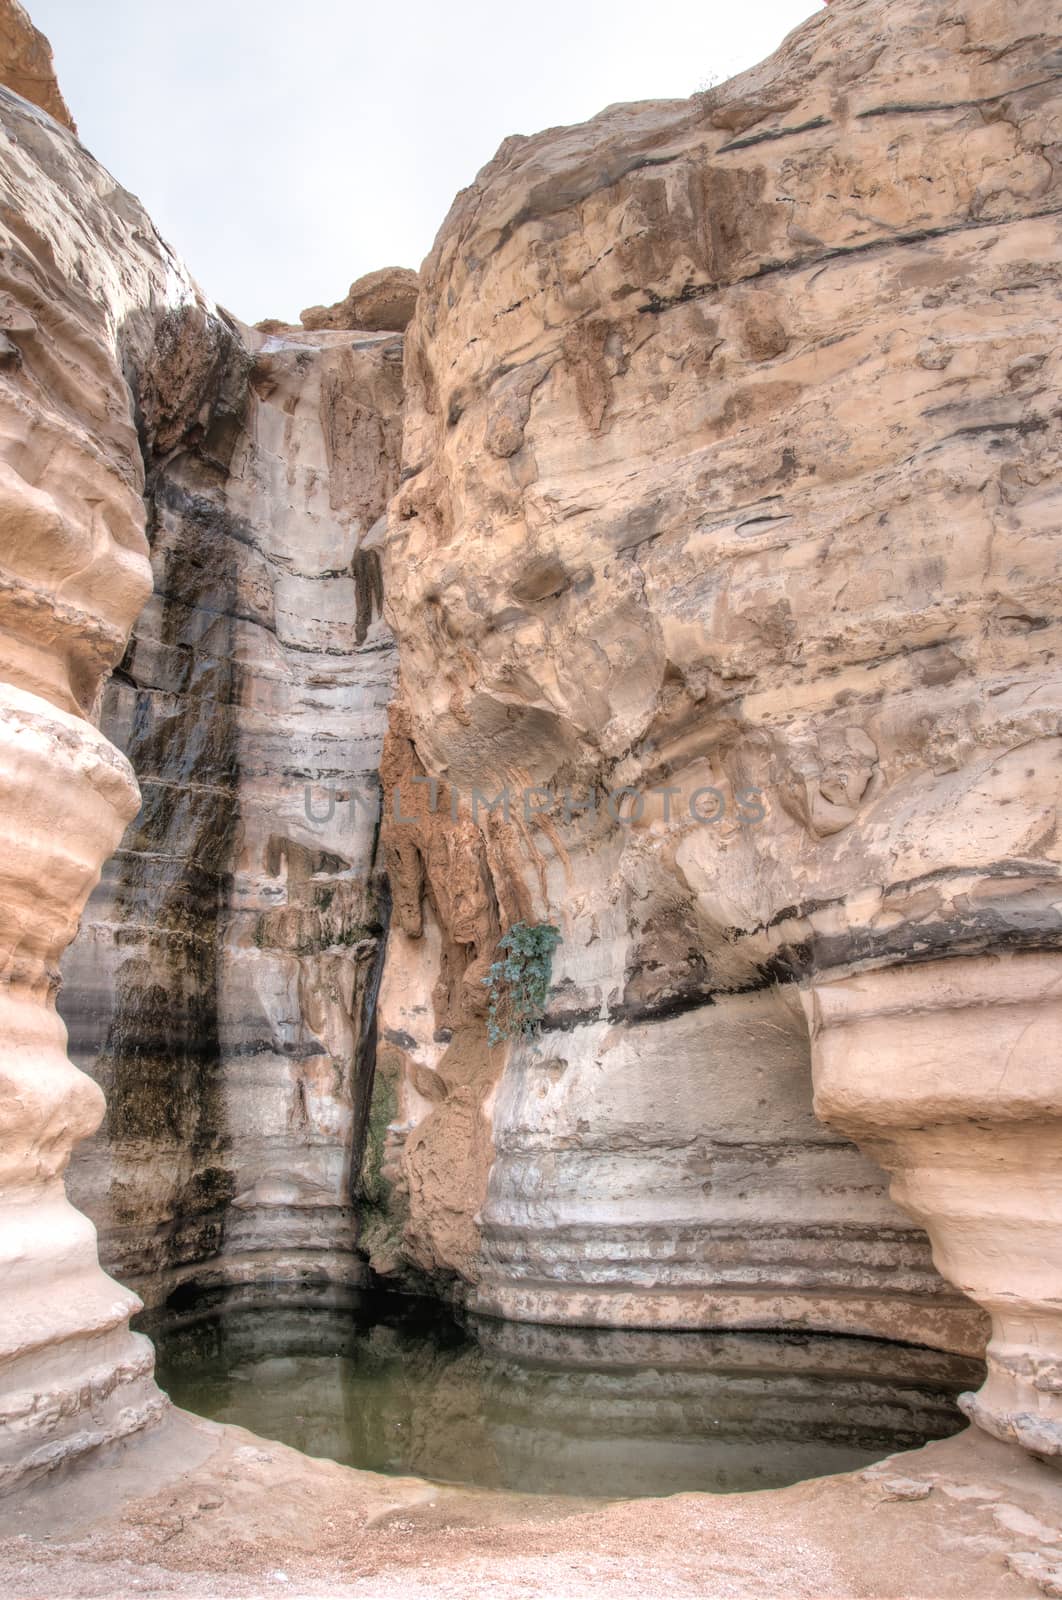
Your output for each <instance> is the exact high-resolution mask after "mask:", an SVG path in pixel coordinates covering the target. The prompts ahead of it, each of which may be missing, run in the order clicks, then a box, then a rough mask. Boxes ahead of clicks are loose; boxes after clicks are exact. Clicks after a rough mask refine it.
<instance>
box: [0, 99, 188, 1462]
mask: <svg viewBox="0 0 1062 1600" xmlns="http://www.w3.org/2000/svg"><path fill="white" fill-rule="evenodd" d="M0 110H2V118H0V121H2V129H0V190H2V200H0V218H2V221H0V230H2V234H3V238H2V250H0V324H2V327H3V333H2V335H0V739H2V744H3V750H2V754H0V810H2V814H3V829H4V836H5V839H6V841H7V848H6V849H5V851H4V857H3V867H2V878H3V882H2V885H0V1008H2V1013H3V1057H2V1060H0V1126H2V1128H3V1138H2V1146H3V1154H2V1160H0V1278H2V1281H3V1295H2V1298H0V1488H6V1487H8V1486H9V1484H10V1483H11V1482H12V1481H14V1480H16V1479H18V1478H21V1477H25V1476H26V1475H32V1474H33V1473H35V1472H38V1471H42V1470H44V1469H45V1468H49V1467H54V1466H56V1465H58V1464H60V1463H62V1462H65V1461H68V1460H70V1459H71V1458H73V1457H76V1456H78V1455H79V1454H81V1453H83V1452H84V1451H85V1450H87V1449H89V1448H91V1447H93V1446H95V1445H99V1444H101V1443H104V1442H107V1441H109V1440H113V1439H116V1438H120V1437H122V1436H123V1435H125V1434H128V1433H130V1432H132V1431H135V1430H136V1429H138V1428H140V1427H142V1426H143V1425H144V1424H145V1423H146V1422H148V1421H151V1420H152V1419H154V1418H156V1417H158V1415H159V1414H160V1413H161V1411H162V1408H163V1405H164V1397H163V1396H162V1395H161V1394H160V1393H159V1391H158V1390H157V1389H156V1388H155V1386H154V1383H153V1381H152V1378H151V1372H152V1364H153V1352H152V1350H151V1346H150V1345H149V1343H148V1341H147V1340H146V1339H143V1338H141V1337H139V1336H137V1335H133V1334H131V1333H130V1331H129V1326H128V1319H129V1316H130V1314H131V1312H133V1311H135V1310H136V1309H137V1306H138V1301H137V1299H136V1296H135V1295H133V1294H131V1293H130V1292H129V1290H128V1289H125V1288H122V1287H120V1286H119V1285H118V1284H117V1283H115V1282H114V1281H113V1280H112V1279H110V1278H108V1277H107V1276H106V1275H105V1274H104V1273H103V1271H102V1270H101V1269H100V1265H99V1261H98V1257H97V1251H96V1236H95V1231H94V1229H93V1227H92V1225H91V1223H90V1222H89V1221H88V1219H87V1218H86V1217H84V1216H83V1215H81V1214H80V1213H79V1212H78V1211H76V1210H75V1209H74V1207H73V1206H72V1205H71V1204H70V1202H69V1201H68V1199H67V1198H66V1194H65V1191H64V1182H63V1179H64V1172H65V1169H66V1166H67V1162H68V1160H69V1157H70V1152H71V1148H72V1146H73V1145H74V1143H75V1142H76V1141H77V1140H79V1139H81V1138H83V1137H85V1135H87V1134H89V1133H90V1132H91V1131H92V1130H93V1129H94V1128H95V1126H96V1125H97V1123H98V1122H99V1120H100V1117H101V1115H102V1111H103V1097H102V1094H101V1093H100V1090H99V1088H98V1087H97V1085H96V1084H95V1083H93V1082H92V1081H91V1080H90V1079H89V1078H87V1077H86V1076H85V1075H84V1074H83V1073H81V1072H79V1071H78V1070H77V1069H76V1068H75V1067H74V1066H73V1065H72V1064H71V1062H70V1061H69V1059H68V1058H67V1054H66V1032H65V1029H64V1027H63V1024H62V1022H61V1020H60V1018H59V1016H58V1014H57V1012H56V1009H55V998H56V993H57V990H58V988H59V959H60V957H61V955H62V953H63V950H64V949H65V947H66V946H67V944H68V943H69V941H70V939H71V938H72V937H73V935H74V933H75V931H76V929H77V923H78V918H79V916H80V914H81V911H82V908H83V906H84V904H85V901H86V899H87V897H88V895H89V893H90V891H91V890H92V888H93V886H94V884H95V883H96V881H97V879H98V877H99V872H100V867H101V865H102V863H103V861H104V859H105V858H106V856H107V855H108V854H109V853H110V851H111V850H112V849H113V848H114V846H115V845H116V844H117V842H118V840H119V838H120V836H121V833H122V830H123V828H124V827H125V826H126V824H127V823H128V822H129V821H130V820H131V818H132V817H133V815H134V814H135V812H136V809H137V804H138V793H137V785H136V781H135V778H134V776H133V771H132V768H131V767H130V765H129V762H128V761H127V760H126V759H125V757H124V756H123V755H121V754H120V753H119V751H118V750H116V749H115V748H114V746H113V745H112V744H110V743H109V742H108V741H107V740H106V739H105V738H104V737H103V736H102V735H101V734H100V732H99V731H98V730H97V728H96V727H94V726H93V724H92V718H93V716H94V712H95V709H96V707H97V705H98V700H99V694H100V690H101V687H102V683H103V680H104V679H105V677H106V675H107V673H108V672H109V671H110V669H111V668H112V667H113V666H114V665H115V663H116V662H117V660H118V659H119V658H120V656H121V654H122V651H123V648H124V646H125V640H126V635H127V633H128V630H129V628H130V626H131V624H132V622H133V620H134V618H135V617H136V614H137V612H138V611H139V609H140V607H141V605H142V604H143V603H144V601H145V599H146V598H147V596H148V594H149V592H150V588H151V572H150V567H149V563H148V550H147V544H146V541H145V537H144V504H143V500H142V497H141V494H142V490H143V486H144V474H143V463H142V457H141V452H140V446H139V442H138V438H137V432H136V429H135V427H134V423H133V414H132V405H131V401H130V394H129V389H128V387H127V385H126V383H125V381H124V379H123V376H122V367H123V365H126V366H128V367H131V368H135V367H136V366H138V365H140V364H142V363H143V362H144V361H145V360H146V357H147V354H148V352H149V351H150V349H151V347H152V344H153V342H154V336H155V328H156V326H157V325H158V324H159V323H160V322H161V321H162V320H164V319H165V317H166V316H167V315H170V314H174V313H175V312H176V311H177V308H184V309H185V310H186V311H192V312H194V311H195V309H196V308H197V307H198V306H199V300H198V296H197V293H196V290H195V287H194V285H193V284H192V283H191V282H190V280H189V279H188V277H187V275H186V274H184V273H183V271H182V270H181V269H180V267H179V264H178V263H177V262H176V261H175V260H174V259H173V258H172V257H171V256H170V255H169V253H168V252H167V251H166V249H165V247H164V246H163V245H162V244H161V242H160V241H159V240H158V237H157V235H156V234H155V233H154V231H153V229H152V228H151V226H150V223H149V222H148V220H147V218H146V217H145V216H144V213H143V212H142V210H141V209H140V207H139V205H138V204H137V202H136V201H135V200H134V199H133V198H132V196H130V195H127V194H126V193H125V192H124V191H123V190H121V189H119V188H117V187H116V186H115V184H114V181H113V179H111V178H110V177H109V175H108V174H107V173H105V172H103V170H102V169H101V168H100V167H98V166H97V165H96V163H95V162H94V161H92V159H91V158H90V157H89V156H88V155H86V154H85V152H84V151H82V150H81V148H80V147H79V146H78V144H77V143H76V141H75V140H74V139H73V137H72V136H71V135H70V134H69V133H68V132H66V130H64V129H61V128H59V127H58V126H57V124H56V123H55V122H54V121H52V120H51V118H49V117H47V116H45V115H44V114H43V113H42V112H41V111H38V110H37V109H35V108H34V107H32V106H31V105H29V104H28V102H27V101H25V100H23V99H20V98H18V97H17V96H16V95H14V94H12V93H11V92H10V91H8V90H6V89H4V90H0Z"/></svg>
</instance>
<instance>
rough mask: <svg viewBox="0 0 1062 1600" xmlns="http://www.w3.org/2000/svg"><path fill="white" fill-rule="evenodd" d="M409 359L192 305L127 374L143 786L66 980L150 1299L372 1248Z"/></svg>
mask: <svg viewBox="0 0 1062 1600" xmlns="http://www.w3.org/2000/svg"><path fill="white" fill-rule="evenodd" d="M401 362H402V346H401V339H400V338H399V337H396V336H394V335H386V334H385V335H378V336H366V337H362V338H360V339H354V338H351V336H350V335H343V334H337V333H330V332H323V333H316V334H309V333H305V332H302V331H301V330H300V331H299V332H298V333H289V334H285V335H283V336H280V337H269V336H263V335H261V334H256V333H252V332H251V331H250V330H247V329H245V328H242V327H239V326H235V325H226V324H225V323H224V322H218V323H216V324H214V325H212V326H207V325H203V324H200V323H198V322H193V323H186V324H184V325H181V326H177V325H172V326H169V327H168V328H167V329H166V330H165V331H164V334H163V336H162V338H161V339H160V343H159V345H158V347H157V349H156V351H155V352H154V354H153V359H152V363H151V365H150V366H149V367H148V369H147V370H146V372H145V373H144V374H143V376H142V377H141V379H140V380H139V395H140V404H141V411H142V415H144V416H145V418H146V431H147V449H148V454H149V459H150V460H151V462H152V464H153V467H152V472H151V475H150V480H149V508H150V513H151V515H150V523H151V526H150V530H149V531H150V540H151V549H152V565H153V569H154V575H155V585H154V594H153V596H152V599H151V601H150V603H149V605H148V606H147V608H146V609H145V611H144V612H143V614H142V616H141V618H140V621H139V622H138V624H137V627H136V630H135V633H134V636H133V639H132V642H131V645H130V648H129V651H128V653H127V655H126V658H125V660H124V662H123V664H122V669H121V671H120V673H118V674H117V675H116V677H115V679H114V681H113V683H112V684H111V686H110V688H109V690H108V694H107V700H106V704H105V707H104V716H103V726H104V728H105V729H106V730H107V731H109V732H110V733H111V737H112V738H113V739H114V740H115V742H116V743H117V744H118V745H119V746H120V747H121V748H122V749H124V750H125V751H126V752H127V754H128V755H129V758H130V760H131V761H132V762H133V765H134V766H135V768H136V770H137V772H138V774H139V777H140V782H141V786H142V789H143V792H144V805H143V808H142V810H141V813H140V815H139V817H138V818H137V820H136V822H135V823H134V825H133V827H132V828H131V829H130V830H129V832H128V833H127V835H126V837H125V838H124V840H123V841H122V844H121V846H120V848H119V850H118V852H117V854H116V855H115V857H114V859H113V861H112V862H111V864H110V866H109V868H108V870H107V873H106V876H105V879H104V883H103V884H102V885H101V888H100V890H99V891H98V892H97V894H96V895H95V896H94V897H93V900H92V901H91V902H90V904H89V906H88V909H87V912H86V915H85V919H84V924H83V927H82V932H81V935H80V937H79V938H78V940H77V941H76V943H75V944H74V946H73V947H72V949H71V952H70V955H69V957H68V959H67V962H66V965H65V969H64V971H65V979H66V984H65V989H64V997H63V1001H62V1006H63V1011H64V1015H65V1016H66V1018H67V1021H68V1023H69V1026H70V1030H71V1049H72V1052H73V1054H74V1058H75V1060H77V1061H79V1062H80V1063H81V1064H82V1065H83V1066H84V1067H85V1069H86V1070H87V1071H89V1072H91V1073H92V1074H93V1076H95V1077H96V1078H97V1079H98V1081H99V1082H100V1083H101V1084H102V1086H103V1088H104V1089H105V1091H106V1093H107V1100H108V1112H107V1117H106V1120H105V1122H104V1125H103V1128H102V1130H101V1133H100V1135H99V1137H98V1138H97V1139H96V1140H94V1141H91V1142H90V1143H88V1144H86V1145H84V1146H82V1148H81V1150H80V1151H79V1153H78V1156H77V1157H76V1159H75V1162H74V1165H73V1168H72V1174H71V1181H72V1185H73V1190H74V1193H75V1196H76V1198H77V1199H78V1202H79V1203H80V1204H81V1205H83V1206H84V1207H85V1209H86V1210H87V1211H88V1212H89V1214H90V1215H91V1216H93V1217H94V1219H95V1220H96V1221H97V1223H98V1224H99V1226H100V1230H101V1250H102V1252H103V1255H104V1259H105V1260H106V1261H107V1262H108V1264H110V1265H111V1266H112V1267H113V1269H114V1270H115V1271H116V1272H118V1273H120V1275H121V1277H122V1279H123V1281H125V1282H131V1283H133V1284H134V1285H135V1286H136V1287H137V1289H138V1290H139V1291H140V1292H141V1294H142V1295H143V1296H144V1298H145V1299H146V1300H148V1301H149V1302H154V1301H157V1300H158V1299H160V1298H162V1297H164V1296H165V1295H166V1294H168V1293H170V1292H171V1291H172V1290H173V1289H174V1288H175V1287H176V1286H178V1285H179V1284H181V1283H182V1282H183V1281H185V1280H186V1279H188V1278H194V1279H195V1280H196V1281H197V1282H198V1283H207V1282H214V1281H218V1280H232V1279H246V1278H252V1279H254V1278H264V1277H269V1278H271V1279H276V1278H283V1277H295V1278H301V1277H305V1276H313V1277H318V1278H321V1277H323V1278H330V1279H345V1280H351V1279H354V1280H356V1279H357V1278H358V1277H359V1276H360V1273H361V1267H360V1264H359V1262H358V1260H357V1258H356V1256H355V1254H354V1246H355V1234H356V1228H355V1224H356V1218H355V1212H354V1209H353V1204H352V1199H353V1196H352V1185H353V1182H354V1180H355V1179H356V1176H357V1173H356V1170H352V1169H355V1168H356V1160H355V1158H354V1155H353V1152H354V1150H355V1147H356V1145H357V1144H358V1139H357V1137H356V1125H359V1124H360V1123H361V1122H363V1121H364V1113H365V1109H366V1105H365V1102H366V1101H367V1093H368V1084H369V1082H370V1081H371V1063H370V1062H369V1061H368V1059H367V1057H366V1051H367V1049H368V1047H369V1035H370V1032H371V1027H370V1024H371V1021H372V1018H371V995H372V990H373V982H374V977H375V973H376V971H377V969H378V965H379V960H380V958H381V956H382V949H381V948H380V935H381V931H382V921H381V917H382V906H381V902H380V901H379V899H378V896H377V891H376V888H375V887H374V885H373V883H372V881H371V879H372V863H373V854H374V849H375V838H376V829H377V826H378V821H377V813H378V794H377V777H376V769H377V766H378V761H379V749H380V743H381V740H382V736H383V725H384V707H385V706H386V703H387V700H388V699H389V697H390V693H391V686H392V677H393V647H392V644H391V641H390V635H389V633H388V630H387V628H386V626H385V624H384V623H383V621H382V618H381V615H380V600H381V592H380V543H381V537H382V532H383V527H384V523H383V521H382V513H383V510H384V508H385V506H386V503H387V500H388V497H389V495H390V493H391V492H392V489H393V487H394V482H395V478H396V475H397V465H396V464H397V455H398V433H399V407H400V404H401V395H402V382H401ZM174 416H180V417H182V418H184V419H186V422H187V425H185V424H183V423H182V424H181V426H175V425H174V423H173V420H172V419H173V418H174ZM182 427H183V431H182ZM359 1081H360V1082H361V1083H362V1085H363V1088H362V1089H359Z"/></svg>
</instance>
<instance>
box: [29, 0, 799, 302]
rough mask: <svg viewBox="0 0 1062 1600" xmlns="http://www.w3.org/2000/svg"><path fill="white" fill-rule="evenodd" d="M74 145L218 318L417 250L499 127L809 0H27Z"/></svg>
mask: <svg viewBox="0 0 1062 1600" xmlns="http://www.w3.org/2000/svg"><path fill="white" fill-rule="evenodd" d="M26 5H27V9H28V10H29V11H30V13H31V15H32V17H33V20H34V22H35V23H36V24H37V26H38V27H39V28H41V29H42V30H43V31H44V32H45V33H46V34H47V35H48V37H49V38H50V39H51V42H52V46H53V48H54V50H55V57H56V65H57V68H58V74H59V82H60V84H61V85H62V88H63V92H64V94H65V95H66V98H67V102H68V103H69V105H70V108H71V110H72V111H73V114H74V117H75V118H76V120H77V123H78V127H79V130H80V133H81V137H82V140H83V142H84V143H85V144H86V145H87V146H88V148H89V149H90V150H91V151H92V152H93V153H94V154H95V155H96V156H98V157H99V159H100V160H101V161H102V162H103V163H104V165H105V166H107V167H108V168H109V169H110V170H111V172H113V174H114V176H115V177H116V178H118V179H119V181H120V182H121V183H122V184H124V185H125V187H126V188H127V189H131V190H132V191H133V193H134V194H137V195H139V196H140V198H141V200H142V201H143V202H144V204H145V205H146V207H147V209H148V211H149V212H150V213H151V215H152V217H153V218H154V221H155V222H156V224H157V225H158V227H159V229H160V231H161V232H162V233H163V234H165V235H166V237H167V238H168V239H169V240H170V242H171V244H173V245H174V246H175V247H176V248H177V249H178V250H179V252H180V253H181V255H183V256H184V258H185V260H186V261H187V262H188V265H189V266H190V267H191V269H192V271H193V273H194V274H195V276H196V277H197V278H198V279H199V281H200V283H201V284H202V285H203V288H204V289H205V290H206V291H207V293H208V294H209V295H211V296H212V297H213V298H214V299H215V300H218V301H220V302H221V303H222V304H223V305H225V306H227V307H228V308H229V309H230V310H231V311H234V312H235V313H236V314H237V316H240V317H242V318H243V319H244V320H245V321H248V322H253V321H257V320H258V319H260V318H262V317H268V316H274V317H282V318H284V319H285V320H288V321H296V320H297V319H298V313H299V311H300V310H301V309H302V308H303V307H304V306H308V305H313V304H319V303H321V302H325V303H331V302H332V301H333V300H338V299H340V298H341V297H342V296H343V294H345V292H346V290H347V287H348V285H349V284H350V282H351V280H352V279H353V278H356V277H359V276H360V275H361V274H362V273H363V272H370V271H372V270H373V268H375V267H384V266H391V265H398V266H412V267H417V266H419V265H420V263H421V261H422V259H423V257H424V256H425V255H426V254H427V252H428V250H429V249H430V247H431V243H432V239H433V238H434V236H435V232H436V230H437V228H438V227H439V224H440V223H441V222H442V220H443V217H444V216H445V215H446V212H447V210H448V209H449V205H450V202H451V200H452V199H453V197H454V195H455V193H456V192H457V190H458V189H460V188H462V187H463V186H464V185H465V184H467V183H469V182H471V180H472V179H473V178H474V176H475V174H476V172H477V171H478V169H479V168H480V167H481V166H483V165H484V163H485V162H487V161H489V160H490V158H491V156H492V155H493V154H494V152H495V150H496V149H497V148H498V146H499V144H500V143H501V142H502V140H503V139H504V138H505V137H506V135H508V134H510V133H537V132H538V131H539V130H540V129H542V128H548V127H552V126H555V125H556V124H558V123H566V122H582V121H584V120H585V119H586V118H587V117H591V116H593V115H594V113H595V112H597V111H601V110H602V109H603V108H604V107H605V106H606V105H609V104H611V103H612V102H613V101H616V100H641V99H657V98H661V97H667V96H684V95H689V94H692V93H694V91H695V90H697V89H699V88H703V87H704V86H705V84H706V83H707V82H708V81H710V80H711V81H714V80H715V79H718V78H727V77H731V76H732V75H733V74H734V73H735V72H739V71H741V70H742V69H743V68H744V67H747V66H751V65H752V64H753V63H754V62H756V61H758V60H760V59H761V58H762V57H763V56H765V55H767V54H769V53H770V51H771V50H773V49H774V48H775V46H776V45H777V44H779V43H780V41H781V40H782V38H783V37H784V36H785V34H786V33H788V32H789V30H790V29H791V28H794V27H795V26H796V25H797V23H799V22H801V21H802V20H803V19H804V17H806V16H808V15H809V14H810V13H811V12H812V11H815V10H818V9H819V8H820V0H726V3H720V0H533V3H527V0H525V3H523V4H511V3H510V4H508V5H507V4H505V0H489V3H488V0H401V3H392V4H387V3H385V0H375V3H374V4H372V5H365V4H364V3H362V0H347V3H343V0H176V3H175V0H26Z"/></svg>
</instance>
